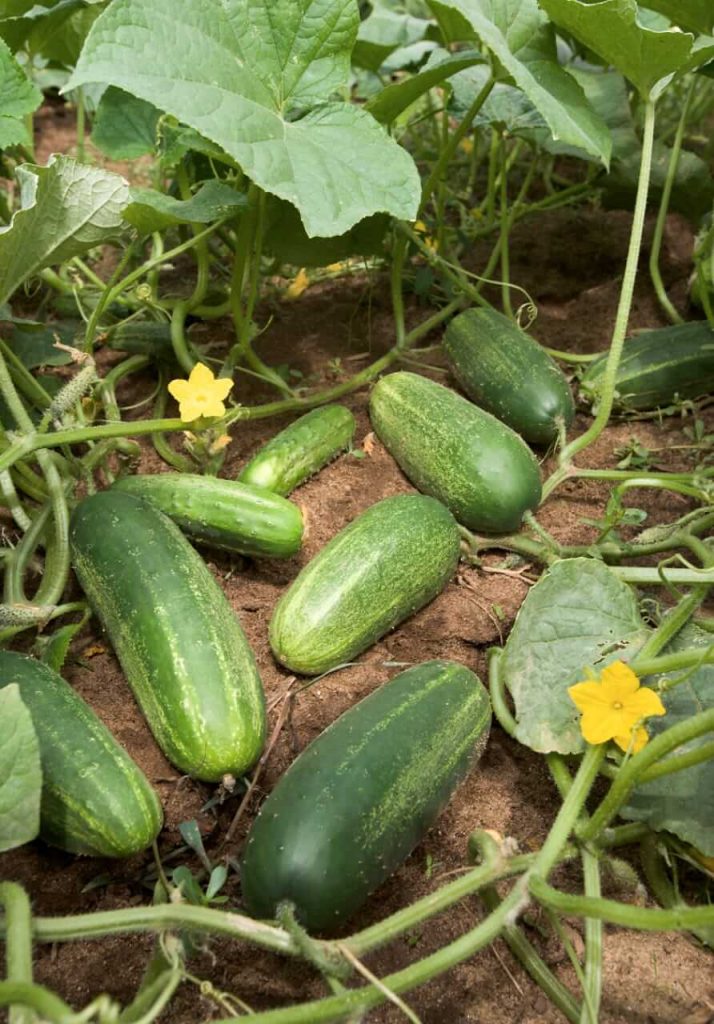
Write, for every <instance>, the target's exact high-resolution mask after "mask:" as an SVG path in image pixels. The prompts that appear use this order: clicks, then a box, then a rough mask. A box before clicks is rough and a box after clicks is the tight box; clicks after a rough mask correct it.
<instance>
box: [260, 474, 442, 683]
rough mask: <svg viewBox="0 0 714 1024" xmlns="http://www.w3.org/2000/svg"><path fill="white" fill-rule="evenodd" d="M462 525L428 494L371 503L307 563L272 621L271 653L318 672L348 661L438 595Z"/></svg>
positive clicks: (305, 670) (293, 665) (306, 672)
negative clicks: (426, 496)
mask: <svg viewBox="0 0 714 1024" xmlns="http://www.w3.org/2000/svg"><path fill="white" fill-rule="evenodd" d="M459 548H460V538H459V531H458V527H457V525H456V522H455V521H454V518H453V516H452V515H451V513H450V512H449V511H448V510H447V509H446V508H444V506H443V505H442V504H441V503H440V502H438V501H434V500H433V499H432V498H425V497H424V496H423V495H420V494H400V495H397V496H396V497H393V498H385V499H384V500H383V501H380V502H377V504H376V505H372V507H371V508H368V509H367V511H366V512H363V513H362V515H360V516H358V517H357V518H356V519H355V520H353V521H352V522H351V523H350V524H349V525H348V526H346V527H345V528H344V530H342V531H341V532H340V533H338V534H337V536H336V537H333V539H332V540H331V541H330V542H329V544H327V545H326V547H324V548H323V549H322V551H320V552H319V554H317V555H316V556H315V558H313V560H312V561H311V562H310V563H309V564H308V565H306V566H305V568H304V569H303V570H302V571H301V572H300V574H299V575H298V577H297V578H296V579H295V580H294V581H293V583H292V585H291V586H290V588H289V589H288V590H287V591H286V593H285V594H283V596H282V597H281V598H280V600H279V601H278V604H277V606H276V608H275V612H274V614H273V618H272V620H271V623H270V644H271V647H272V649H273V654H274V655H275V657H276V658H277V659H278V661H280V662H282V664H283V665H286V666H287V667H288V668H289V669H290V670H291V671H293V672H299V673H302V674H303V675H317V674H319V673H320V672H325V671H327V669H329V668H334V666H335V665H339V664H341V663H342V662H344V661H349V660H350V658H353V657H354V656H355V655H357V654H361V652H362V651H364V650H366V648H367V647H370V646H371V645H372V644H373V643H376V641H377V640H378V639H379V638H380V637H382V636H384V634H385V633H387V632H389V630H390V629H392V628H393V627H394V626H396V625H397V624H398V623H399V622H402V621H403V620H404V619H406V618H407V617H408V616H409V615H411V614H412V613H413V612H415V611H417V610H418V609H419V608H422V607H423V606H424V605H425V604H427V603H428V602H429V601H431V600H432V598H434V597H436V595H437V594H438V593H439V592H440V591H441V590H442V589H443V588H444V586H445V585H446V583H447V581H448V580H449V579H450V578H451V576H452V575H453V574H454V571H455V569H456V566H457V563H458V560H459Z"/></svg>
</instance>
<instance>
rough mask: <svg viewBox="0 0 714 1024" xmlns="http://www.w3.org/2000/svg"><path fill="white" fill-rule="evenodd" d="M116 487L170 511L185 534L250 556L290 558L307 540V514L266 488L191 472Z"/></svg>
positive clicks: (125, 480) (133, 478)
mask: <svg viewBox="0 0 714 1024" xmlns="http://www.w3.org/2000/svg"><path fill="white" fill-rule="evenodd" d="M114 489H115V490H120V491H124V492H126V493H128V494H135V495H136V496H137V497H138V498H143V499H144V500H145V501H150V502H151V504H152V505H154V506H155V507H156V508H158V509H160V510H161V511H162V512H165V513H166V515H167V516H170V517H171V518H172V519H173V521H174V522H175V523H176V524H177V526H179V527H180V528H181V529H182V530H183V531H184V533H188V534H189V535H190V536H191V537H194V538H195V539H196V540H199V541H202V542H203V543H204V544H209V545H211V546H212V547H216V548H225V549H227V550H228V551H238V552H241V553H242V554H244V555H264V556H267V557H269V558H290V556H291V555H294V554H295V552H296V551H299V550H300V545H301V543H302V531H303V521H302V513H301V511H300V509H299V508H298V507H297V505H295V504H293V502H292V501H286V500H285V498H281V497H280V495H278V494H273V492H272V491H268V490H266V489H265V488H264V487H249V486H248V485H247V484H241V483H238V482H237V481H236V480H219V479H218V478H217V477H215V476H200V475H194V474H191V473H155V474H144V475H141V476H125V477H123V478H122V479H121V480H118V481H117V482H116V483H115V484H114Z"/></svg>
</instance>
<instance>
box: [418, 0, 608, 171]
mask: <svg viewBox="0 0 714 1024" xmlns="http://www.w3.org/2000/svg"><path fill="white" fill-rule="evenodd" d="M432 7H433V8H434V10H435V12H436V13H437V17H438V15H439V11H441V10H443V9H444V8H447V9H448V8H452V9H453V10H455V11H456V12H457V13H458V14H460V15H461V17H462V18H463V19H465V20H466V21H467V22H468V23H469V25H470V26H471V30H472V34H474V35H475V36H476V37H477V38H478V39H480V41H481V43H482V45H483V46H485V47H486V48H487V49H488V50H490V51H491V53H493V55H494V56H495V57H496V58H497V59H498V61H499V63H500V64H501V66H502V68H503V70H504V72H505V74H506V75H507V76H508V78H509V79H511V80H512V82H513V83H515V85H516V86H518V88H519V89H521V90H522V91H523V92H524V93H525V94H526V96H527V97H528V99H529V100H530V101H531V103H532V104H533V106H534V107H535V108H536V109H537V110H538V112H539V113H540V114H541V115H542V117H543V119H544V120H545V122H546V124H547V125H548V127H549V129H550V131H551V134H552V135H553V138H554V139H556V140H559V141H562V142H566V143H568V144H569V145H571V146H577V147H578V148H579V149H583V150H585V152H586V153H589V154H590V155H591V156H593V157H595V158H597V159H598V160H600V161H601V162H602V163H603V164H605V165H606V166H607V164H608V163H609V160H610V136H609V133H608V131H607V127H606V126H605V124H603V122H602V120H601V118H600V117H599V116H598V115H597V114H596V113H595V111H594V110H593V109H592V107H591V106H590V104H589V103H588V102H587V100H586V98H585V95H584V94H583V91H582V89H581V88H580V86H579V85H578V84H577V82H576V81H575V80H574V79H573V78H572V76H571V75H569V74H568V72H567V71H566V70H565V69H564V68H562V67H561V66H560V64H559V63H558V60H557V53H556V47H555V36H554V33H553V29H552V26H551V25H549V23H548V19H547V18H546V16H545V15H544V14H543V12H542V11H541V10H540V9H539V7H538V3H537V0H525V2H522V0H438V3H437V2H434V3H433V4H432Z"/></svg>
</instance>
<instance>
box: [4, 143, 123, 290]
mask: <svg viewBox="0 0 714 1024" xmlns="http://www.w3.org/2000/svg"><path fill="white" fill-rule="evenodd" d="M17 178H18V181H19V183H20V203H21V206H20V209H19V210H17V211H16V212H15V214H14V216H13V218H12V220H11V221H10V223H9V224H8V225H7V226H6V227H5V226H3V227H0V304H2V303H3V302H5V301H6V300H7V299H8V298H9V297H10V296H11V295H12V293H13V292H14V291H15V289H16V288H18V287H19V286H20V285H21V284H22V282H23V281H25V280H26V279H27V278H28V277H30V276H31V275H32V274H35V273H37V271H38V270H41V269H42V268H43V267H48V266H51V265H52V264H55V263H63V262H64V261H65V260H68V259H71V258H72V257H73V256H79V255H80V254H81V253H84V252H86V251H87V250H88V249H91V248H92V247H93V246H95V245H99V244H100V243H102V242H107V241H109V240H110V239H112V238H114V237H116V236H118V234H119V232H120V230H121V227H122V219H121V211H122V210H123V208H124V207H125V206H126V204H127V201H128V199H129V186H128V185H127V183H126V181H124V179H123V178H122V177H120V176H119V175H118V174H113V173H112V172H111V171H104V170H101V169H100V168H98V167H88V166H86V165H84V164H79V163H77V161H76V160H72V159H71V158H70V157H66V156H54V157H51V158H50V161H49V163H48V164H47V166H46V167H38V166H36V165H35V164H22V165H21V166H20V167H18V169H17Z"/></svg>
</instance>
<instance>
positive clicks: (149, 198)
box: [123, 181, 248, 235]
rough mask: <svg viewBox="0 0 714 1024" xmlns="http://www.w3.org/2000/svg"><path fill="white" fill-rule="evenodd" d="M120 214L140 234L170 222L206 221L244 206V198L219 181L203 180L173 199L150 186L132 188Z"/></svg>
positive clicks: (162, 228) (163, 227)
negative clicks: (191, 192) (187, 195)
mask: <svg viewBox="0 0 714 1024" xmlns="http://www.w3.org/2000/svg"><path fill="white" fill-rule="evenodd" d="M129 194H130V197H131V202H130V203H129V205H128V206H127V207H126V208H125V210H124V213H123V216H124V219H125V220H126V221H128V222H129V223H130V224H131V225H133V227H135V228H136V229H137V230H138V231H139V233H140V234H142V235H150V234H151V233H152V232H153V231H163V230H165V229H166V228H167V227H171V226H172V225H174V224H188V223H194V224H210V223H211V221H215V220H220V218H221V217H226V216H227V215H229V214H230V213H235V212H237V211H238V210H239V209H240V208H241V207H244V206H246V205H247V202H248V200H247V198H246V196H245V195H244V194H243V193H242V192H237V191H236V189H234V188H231V186H230V185H226V184H225V183H224V182H221V181H207V182H205V184H203V185H202V186H201V187H200V188H199V189H198V191H197V192H196V194H195V195H193V196H191V198H190V199H183V200H182V199H174V197H173V196H168V195H166V194H165V193H164V192H157V191H156V190H155V189H153V188H132V189H131V190H130V192H129Z"/></svg>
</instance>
